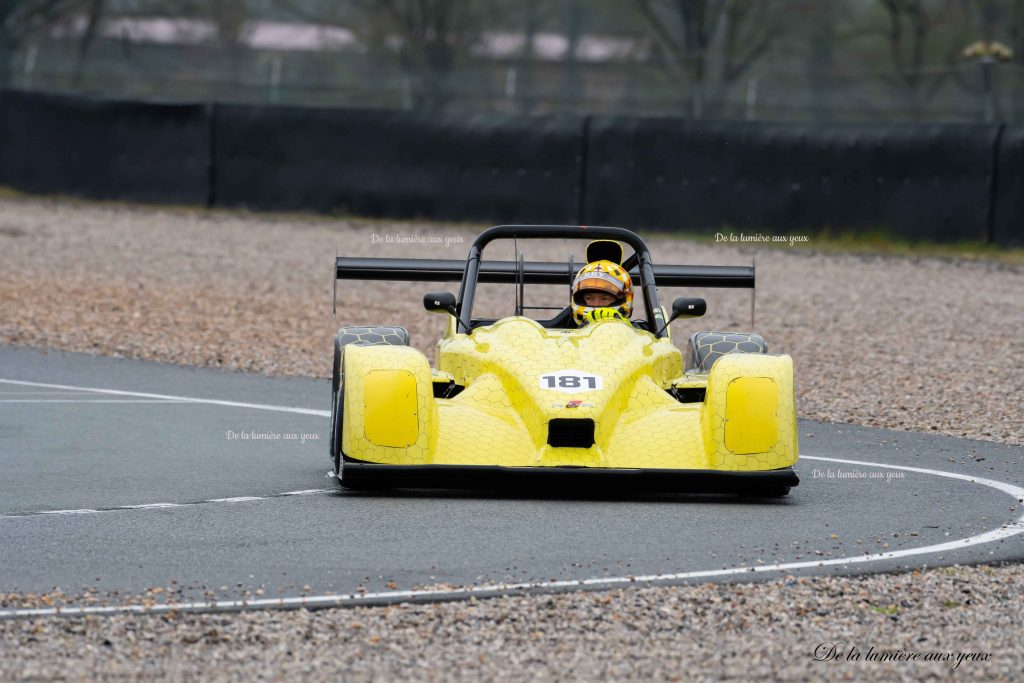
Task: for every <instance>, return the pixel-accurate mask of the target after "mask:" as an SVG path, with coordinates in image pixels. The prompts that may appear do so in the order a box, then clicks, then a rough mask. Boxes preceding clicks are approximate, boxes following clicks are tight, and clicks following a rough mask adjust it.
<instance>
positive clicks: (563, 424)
mask: <svg viewBox="0 0 1024 683" xmlns="http://www.w3.org/2000/svg"><path fill="white" fill-rule="evenodd" d="M548 445H549V446H555V447H556V448H590V447H591V446H593V445H594V421H593V420H591V419H590V418H584V419H575V418H555V419H554V420H551V421H550V422H548Z"/></svg>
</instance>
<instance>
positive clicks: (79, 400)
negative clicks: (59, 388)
mask: <svg viewBox="0 0 1024 683" xmlns="http://www.w3.org/2000/svg"><path fill="white" fill-rule="evenodd" d="M0 403H165V404H173V403H178V404H180V405H188V404H190V403H195V401H178V400H172V399H166V398H20V399H19V398H0Z"/></svg>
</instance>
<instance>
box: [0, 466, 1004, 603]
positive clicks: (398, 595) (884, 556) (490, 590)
mask: <svg viewBox="0 0 1024 683" xmlns="http://www.w3.org/2000/svg"><path fill="white" fill-rule="evenodd" d="M801 457H802V458H805V459H807V460H822V461H827V462H837V463H844V464H848V465H863V466H865V467H881V468H885V469H894V470H904V471H907V472H918V473H922V474H931V475H934V476H938V477H946V478H948V479H959V480H962V481H967V482H971V483H975V484H981V485H982V486H988V487H990V488H994V489H996V490H999V491H1002V492H1004V493H1007V494H1009V495H1011V496H1013V497H1014V500H1015V501H1017V502H1019V501H1020V500H1021V499H1024V488H1022V487H1020V486H1015V485H1014V484H1007V483H1006V482H1001V481H996V480H994V479H986V478H984V477H974V476H971V475H967V474H958V473H956V472H947V471H944V470H932V469H927V468H924V467H909V466H905V465H889V464H882V463H877V462H866V461H862V460H845V459H842V458H825V457H821V456H810V455H804V456H801ZM1020 533H1024V514H1022V515H1021V516H1020V517H1018V518H1017V519H1016V520H1014V521H1013V522H1011V523H1009V524H1007V525H1005V526H1003V527H1000V528H999V529H993V530H992V531H987V532H985V533H982V534H978V535H976V536H969V537H967V538H962V539H958V540H956V541H948V542H945V543H938V544H936V545H929V546H922V547H919V548H906V549H903V550H892V551H888V552H884V553H872V554H865V555H855V556H852V557H842V558H835V559H831V560H808V561H803V562H780V563H776V564H766V565H754V566H747V567H730V568H725V569H711V570H697V571H690V572H676V573H672V574H649V575H642V576H616V577H604V578H591V579H571V580H562V581H533V582H523V583H496V584H483V585H480V586H469V587H465V588H458V589H436V590H405V591H382V592H378V593H359V594H353V593H348V594H340V595H313V596H303V597H296V598H261V599H259V600H213V601H209V602H187V603H176V604H175V603H171V604H161V605H151V606H146V605H116V606H107V607H53V608H45V609H20V610H19V609H9V610H0V619H14V618H18V617H45V616H86V615H93V614H94V615H102V614H130V613H135V614H165V613H168V612H216V611H241V610H252V609H299V608H303V607H305V608H323V607H356V606H359V605H365V604H379V603H396V602H433V601H441V600H458V599H468V598H473V597H495V596H499V595H509V594H516V593H528V592H531V591H542V592H552V591H557V590H571V589H574V588H575V589H579V588H615V587H628V586H636V585H657V584H663V583H675V582H679V581H684V580H689V579H703V578H715V577H722V576H734V575H740V574H757V573H765V572H780V571H791V570H796V569H810V568H814V567H826V566H834V565H854V564H865V563H869V562H880V561H883V560H892V559H896V558H900V557H910V556H914V555H930V554H932V553H938V552H946V551H954V550H961V549H963V548H968V547H971V546H975V545H981V544H984V543H992V542H993V541H997V540H1001V539H1006V538H1011V537H1013V536H1016V535H1018V534H1020Z"/></svg>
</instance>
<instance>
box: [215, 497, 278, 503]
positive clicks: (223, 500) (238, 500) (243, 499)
mask: <svg viewBox="0 0 1024 683" xmlns="http://www.w3.org/2000/svg"><path fill="white" fill-rule="evenodd" d="M250 500H266V498H265V497H264V496H235V497H234V498H211V499H210V500H205V501H203V502H204V503H247V502H249V501H250Z"/></svg>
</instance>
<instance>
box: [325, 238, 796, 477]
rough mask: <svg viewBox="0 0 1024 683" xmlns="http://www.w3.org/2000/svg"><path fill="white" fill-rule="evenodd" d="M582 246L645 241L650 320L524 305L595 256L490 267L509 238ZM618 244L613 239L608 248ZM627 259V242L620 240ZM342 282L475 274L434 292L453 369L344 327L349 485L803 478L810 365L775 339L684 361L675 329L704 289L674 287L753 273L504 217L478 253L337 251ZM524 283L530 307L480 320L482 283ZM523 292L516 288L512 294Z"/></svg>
mask: <svg viewBox="0 0 1024 683" xmlns="http://www.w3.org/2000/svg"><path fill="white" fill-rule="evenodd" d="M536 238H547V239H551V238H556V239H572V238H575V239H583V240H587V241H588V242H589V246H588V248H587V252H588V253H587V256H588V261H589V260H591V258H592V257H593V256H594V255H604V256H607V255H608V254H613V253H615V248H616V247H615V246H613V245H623V244H624V245H626V246H628V247H629V248H631V250H632V254H631V255H630V257H629V258H628V259H625V260H623V261H622V262H621V267H622V268H623V269H625V270H626V271H627V272H629V273H630V275H631V276H632V282H635V283H637V284H638V289H639V291H640V292H641V293H642V298H643V310H642V311H637V315H635V316H634V317H635V319H632V320H628V319H627V320H623V319H622V318H621V317H615V318H611V319H608V320H598V321H595V322H592V323H590V324H586V325H585V326H582V327H580V326H579V325H578V324H577V323H576V321H575V320H574V319H573V316H572V315H571V311H570V307H566V308H565V309H563V310H562V311H561V312H559V313H558V314H556V315H555V316H554V317H553V318H550V319H544V320H535V319H533V318H531V317H528V316H526V315H524V313H526V311H527V310H528V309H529V308H530V307H527V306H525V305H524V304H523V300H524V296H523V291H524V286H525V285H532V284H567V283H571V282H572V281H573V278H574V276H575V275H576V272H577V271H578V269H579V268H580V267H581V266H583V265H584V263H582V262H577V263H574V262H573V260H572V259H571V258H570V259H569V260H568V261H567V262H561V263H558V262H533V261H530V262H527V261H524V260H523V257H522V254H521V253H519V252H518V251H517V254H518V258H517V260H515V261H498V260H494V261H485V260H483V253H484V250H485V248H486V247H488V245H490V244H491V243H492V242H494V241H495V240H516V241H517V242H516V244H518V240H529V239H536ZM609 249H610V250H609ZM618 250H619V251H618V254H619V255H620V256H621V252H622V249H621V246H619V247H618ZM335 277H336V281H337V280H338V279H354V280H361V281H362V280H384V279H386V280H406V281H435V282H455V281H461V286H460V289H459V294H458V296H457V297H456V296H455V295H454V294H451V293H447V292H444V293H428V294H426V296H425V297H424V305H425V307H426V308H427V310H428V311H432V312H436V313H440V314H442V315H444V316H447V328H446V330H445V333H444V336H443V338H442V339H441V340H440V341H439V342H438V343H437V368H436V369H432V368H431V367H430V364H429V363H428V361H427V358H426V357H425V356H424V354H423V353H422V352H420V351H419V350H417V349H414V348H411V347H410V346H408V343H409V335H408V333H407V332H406V331H405V329H404V328H402V327H397V326H396V327H389V326H367V327H342V328H341V329H340V330H339V331H338V334H337V336H336V338H335V348H334V368H333V380H332V391H333V401H332V418H331V439H330V448H331V457H332V459H333V461H334V468H335V473H336V475H337V479H338V482H339V483H340V484H341V486H342V487H344V488H349V489H366V488H387V487H408V488H456V487H457V488H492V487H503V486H510V487H515V488H516V489H519V490H525V491H529V490H532V489H533V488H535V487H539V486H551V485H554V486H566V487H568V486H574V487H577V488H576V490H581V489H580V488H579V487H587V488H585V489H583V490H589V488H590V487H606V486H610V487H614V488H615V489H617V490H621V491H632V490H660V491H687V492H715V493H740V494H744V495H754V496H766V497H779V496H784V495H786V494H787V493H788V492H789V490H790V488H791V487H792V486H795V485H797V483H798V482H799V479H798V478H797V475H796V473H795V472H794V470H793V466H794V465H795V463H796V461H797V422H796V410H795V406H794V399H793V361H792V359H791V358H790V357H789V356H787V355H770V354H768V353H767V347H766V345H765V343H764V341H763V339H761V337H760V336H758V335H756V334H752V333H737V332H698V333H696V334H694V335H693V336H692V337H690V339H689V341H688V343H687V344H686V345H685V347H686V352H685V354H684V353H683V352H682V351H680V350H679V349H678V348H677V347H676V346H675V345H674V344H673V342H672V339H671V336H670V330H669V323H670V322H672V320H675V319H676V318H684V317H691V318H692V317H697V316H700V315H703V313H704V312H705V310H706V303H705V302H704V300H703V299H697V298H681V299H677V300H676V301H675V302H674V304H673V306H672V312H671V315H668V314H667V312H666V311H665V309H664V308H662V307H661V305H660V303H659V300H658V291H657V287H656V286H657V285H659V284H660V285H662V286H686V287H691V286H702V287H753V286H754V270H753V267H752V266H751V267H746V266H679V265H655V264H654V263H653V262H652V260H651V256H650V252H649V250H648V248H647V246H646V244H645V243H644V241H643V240H642V239H641V238H640V237H639V236H638V235H637V234H635V233H634V232H631V231H629V230H625V229H622V228H610V227H584V226H549V225H539V226H538V225H533V226H519V225H510V226H498V227H494V228H490V229H488V230H486V231H484V232H483V233H481V234H480V236H479V237H477V239H476V240H475V241H474V243H473V245H472V246H471V248H470V251H469V256H468V258H467V259H466V261H465V262H462V261H456V260H436V259H384V258H352V257H338V258H337V260H336V263H335ZM482 282H504V283H508V284H510V285H514V286H515V292H516V296H515V301H516V305H515V315H512V316H510V317H505V318H501V319H483V318H476V317H474V315H473V311H474V299H475V298H476V293H477V284H478V283H482ZM510 298H511V297H510Z"/></svg>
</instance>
